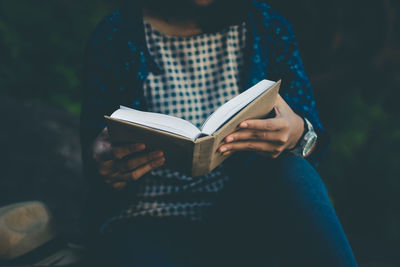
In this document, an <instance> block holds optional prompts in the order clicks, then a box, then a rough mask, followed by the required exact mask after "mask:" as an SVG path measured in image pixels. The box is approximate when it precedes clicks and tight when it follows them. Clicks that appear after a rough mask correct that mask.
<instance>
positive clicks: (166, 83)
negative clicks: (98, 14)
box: [114, 22, 246, 220]
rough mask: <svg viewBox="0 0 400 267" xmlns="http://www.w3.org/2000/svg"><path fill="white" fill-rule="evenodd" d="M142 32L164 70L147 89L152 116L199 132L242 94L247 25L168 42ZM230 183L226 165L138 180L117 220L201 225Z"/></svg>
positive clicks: (156, 173)
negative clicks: (182, 220) (132, 199)
mask: <svg viewBox="0 0 400 267" xmlns="http://www.w3.org/2000/svg"><path fill="white" fill-rule="evenodd" d="M144 26H145V33H146V41H147V45H148V48H149V51H150V54H151V56H152V57H153V59H154V60H155V62H156V64H158V65H159V66H160V68H161V69H163V70H164V72H163V73H162V74H158V75H155V74H153V73H150V74H149V76H148V77H147V80H146V83H145V84H144V88H143V90H144V95H145V97H146V98H147V102H148V105H149V109H148V110H149V111H153V112H159V113H164V114H168V115H172V116H176V117H180V118H182V119H185V120H188V121H190V122H192V123H193V124H194V125H196V126H197V127H200V126H201V125H202V123H203V122H204V121H205V120H206V118H207V117H208V116H209V115H210V114H211V113H212V112H213V111H214V110H215V109H216V108H218V107H219V106H220V105H222V104H223V103H225V102H227V101H228V100H230V99H231V98H233V97H234V96H236V95H237V94H238V93H239V77H240V75H239V70H240V67H241V66H242V64H243V53H242V51H243V48H244V46H245V36H246V27H245V24H244V23H243V24H241V25H233V26H230V27H229V28H227V29H225V30H223V31H220V32H217V33H203V34H199V35H195V36H190V37H174V36H167V35H165V34H163V33H161V32H159V31H158V30H156V29H154V28H153V27H152V26H151V25H150V24H149V23H147V22H145V23H144ZM167 160H168V159H167ZM228 179H229V178H228V176H227V175H226V174H225V170H224V166H223V164H222V165H220V166H219V167H217V168H216V169H215V170H214V171H212V172H211V173H209V174H207V175H203V176H200V177H195V178H193V177H189V176H186V175H184V174H182V173H179V172H176V171H173V170H169V169H166V168H159V169H157V170H154V171H152V172H151V175H147V176H145V177H143V178H142V179H139V181H138V183H137V186H138V187H139V190H138V195H137V197H138V200H137V202H136V203H135V204H133V205H131V206H130V207H129V208H128V209H126V210H124V211H123V212H121V213H120V214H119V215H118V216H116V217H115V218H114V219H122V218H127V217H132V216H145V215H148V216H158V217H162V216H184V217H187V218H189V219H192V220H200V219H201V218H202V214H203V212H204V210H205V208H207V207H209V206H211V205H212V204H213V199H214V198H215V196H216V195H217V193H218V192H219V191H220V190H221V189H222V188H223V187H224V183H225V182H226V181H227V180H228Z"/></svg>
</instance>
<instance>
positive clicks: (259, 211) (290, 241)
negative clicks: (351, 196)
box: [96, 153, 357, 266]
mask: <svg viewBox="0 0 400 267" xmlns="http://www.w3.org/2000/svg"><path fill="white" fill-rule="evenodd" d="M246 158H247V161H246V164H243V158H238V157H237V158H236V159H235V158H232V159H231V160H230V162H228V163H227V164H230V165H231V170H232V174H231V175H232V179H231V180H230V183H229V184H228V185H227V186H226V187H225V189H224V191H223V192H222V193H221V194H220V195H219V196H218V199H217V203H218V204H217V205H216V206H214V207H213V208H212V209H211V210H209V212H208V216H207V220H206V221H205V222H204V223H201V224H200V223H193V222H189V221H184V219H179V218H168V219H155V218H142V219H135V220H134V221H125V222H119V223H118V224H116V225H114V226H111V227H110V228H109V230H108V232H107V233H106V234H105V235H104V236H102V237H101V238H100V243H101V244H102V245H101V248H100V249H102V251H103V252H101V253H97V254H96V256H97V257H99V255H101V256H105V255H107V257H104V258H101V259H102V262H103V263H106V265H108V266H357V264H356V262H355V259H354V256H353V253H352V250H351V248H350V245H349V243H348V241H347V238H346V236H345V234H344V232H343V229H342V227H341V225H340V222H339V220H338V218H337V216H336V214H335V211H334V209H333V207H332V205H331V203H330V200H329V198H328V194H327V191H326V188H325V186H324V184H323V182H322V181H321V178H320V177H319V175H318V173H317V172H316V170H315V169H314V168H313V167H312V166H311V165H310V164H309V163H308V162H307V161H306V160H304V159H302V158H300V157H298V156H295V155H293V154H291V153H284V154H282V155H281V156H280V157H279V158H278V159H265V158H262V157H259V156H255V155H253V156H251V157H246ZM236 161H238V162H241V164H239V165H238V164H236ZM238 210H240V211H241V212H237V211H238ZM242 211H244V212H242Z"/></svg>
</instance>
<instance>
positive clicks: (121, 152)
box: [113, 143, 146, 159]
mask: <svg viewBox="0 0 400 267" xmlns="http://www.w3.org/2000/svg"><path fill="white" fill-rule="evenodd" d="M145 148H146V145H145V144H142V143H136V144H128V145H121V146H115V147H113V153H114V156H115V157H116V158H117V159H122V158H123V157H126V156H128V155H130V154H132V153H135V152H140V151H143V150H144V149H145Z"/></svg>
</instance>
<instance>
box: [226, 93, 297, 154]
mask: <svg viewBox="0 0 400 267" xmlns="http://www.w3.org/2000/svg"><path fill="white" fill-rule="evenodd" d="M274 109H275V113H276V117H275V118H269V119H260V120H246V121H243V122H241V123H240V125H239V127H240V128H241V129H240V130H238V131H236V132H233V133H231V134H229V135H228V136H226V137H225V140H224V141H225V144H223V145H221V146H220V147H219V149H218V151H219V152H221V153H224V155H225V154H226V155H228V154H231V153H233V152H236V151H256V152H257V153H259V154H262V155H264V156H268V157H272V158H277V157H278V156H279V155H280V154H281V153H282V152H283V151H285V150H288V149H292V148H294V147H295V146H296V144H297V142H298V141H299V139H300V137H301V136H302V134H303V131H304V121H303V119H302V118H301V117H300V116H299V115H297V114H296V113H294V111H293V110H292V109H291V108H290V107H289V105H288V104H287V103H286V102H285V100H284V99H283V98H282V97H281V96H280V95H278V97H277V100H276V103H275V107H274Z"/></svg>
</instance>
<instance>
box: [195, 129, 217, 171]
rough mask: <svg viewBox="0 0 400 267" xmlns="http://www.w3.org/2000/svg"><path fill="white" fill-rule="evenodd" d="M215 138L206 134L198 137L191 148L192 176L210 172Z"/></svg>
mask: <svg viewBox="0 0 400 267" xmlns="http://www.w3.org/2000/svg"><path fill="white" fill-rule="evenodd" d="M214 142H215V138H214V136H206V137H202V138H199V139H198V140H197V141H196V142H195V144H194V149H193V161H192V173H191V174H192V176H200V175H203V174H207V173H209V172H210V168H211V159H212V154H213V152H214V151H213V148H214Z"/></svg>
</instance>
